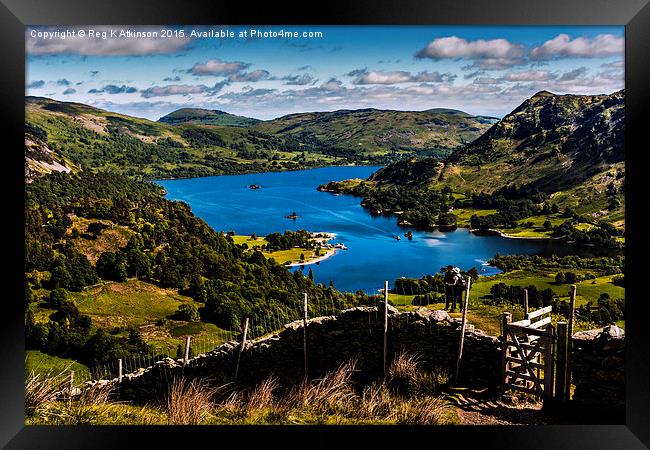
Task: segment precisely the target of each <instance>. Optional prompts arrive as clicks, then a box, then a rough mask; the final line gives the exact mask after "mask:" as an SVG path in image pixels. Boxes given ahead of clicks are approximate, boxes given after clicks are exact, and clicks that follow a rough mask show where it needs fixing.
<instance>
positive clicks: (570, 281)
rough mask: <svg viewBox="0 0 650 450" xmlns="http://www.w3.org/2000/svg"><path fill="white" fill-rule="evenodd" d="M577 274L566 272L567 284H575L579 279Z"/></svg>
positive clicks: (565, 280)
mask: <svg viewBox="0 0 650 450" xmlns="http://www.w3.org/2000/svg"><path fill="white" fill-rule="evenodd" d="M577 278H578V277H577V276H576V274H575V273H574V272H564V282H565V283H567V284H573V283H575V282H576V280H577Z"/></svg>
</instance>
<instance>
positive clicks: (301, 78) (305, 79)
mask: <svg viewBox="0 0 650 450" xmlns="http://www.w3.org/2000/svg"><path fill="white" fill-rule="evenodd" d="M282 81H284V84H288V85H295V86H304V85H307V84H311V83H313V82H315V81H316V80H314V77H312V76H311V75H309V74H308V73H303V74H302V75H287V76H285V77H282Z"/></svg>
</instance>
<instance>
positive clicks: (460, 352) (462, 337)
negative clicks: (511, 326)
mask: <svg viewBox="0 0 650 450" xmlns="http://www.w3.org/2000/svg"><path fill="white" fill-rule="evenodd" d="M471 285H472V277H470V276H468V277H467V291H466V292H465V303H464V305H463V320H462V322H461V325H460V341H459V342H458V357H457V358H456V377H455V378H454V380H455V382H458V371H459V369H460V358H462V356H463V345H464V343H465V323H466V322H467V304H468V303H469V290H470V287H471Z"/></svg>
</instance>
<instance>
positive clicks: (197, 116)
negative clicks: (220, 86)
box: [158, 108, 260, 127]
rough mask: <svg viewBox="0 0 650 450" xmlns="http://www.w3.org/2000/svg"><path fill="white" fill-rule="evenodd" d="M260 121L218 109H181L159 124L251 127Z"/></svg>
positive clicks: (163, 118) (161, 120)
mask: <svg viewBox="0 0 650 450" xmlns="http://www.w3.org/2000/svg"><path fill="white" fill-rule="evenodd" d="M259 121H260V120H259V119H253V118H251V117H244V116H237V115H235V114H229V113H227V112H224V111H219V110H218V109H201V108H181V109H177V110H176V111H174V112H171V113H169V114H167V115H166V116H163V117H161V118H160V119H158V122H161V123H167V124H169V125H181V124H184V123H192V124H201V125H223V126H228V127H249V126H251V125H254V124H256V123H258V122H259Z"/></svg>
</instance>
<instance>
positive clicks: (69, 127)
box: [25, 97, 494, 180]
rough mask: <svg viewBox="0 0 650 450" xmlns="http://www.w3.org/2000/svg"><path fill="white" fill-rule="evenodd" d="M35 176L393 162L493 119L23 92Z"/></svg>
mask: <svg viewBox="0 0 650 450" xmlns="http://www.w3.org/2000/svg"><path fill="white" fill-rule="evenodd" d="M25 101H26V105H25V107H26V119H25V120H26V148H25V155H26V163H25V164H26V166H25V175H26V178H27V179H28V180H32V179H34V178H35V177H36V176H38V175H41V174H46V173H50V172H52V171H65V172H68V171H78V170H95V169H101V170H114V171H118V172H121V173H125V174H127V175H133V176H138V177H144V178H146V179H156V178H169V177H174V178H175V177H197V176H209V175H221V174H233V173H248V172H263V171H278V170H296V169H304V168H309V167H319V166H326V165H336V164H350V163H354V164H377V163H381V164H383V163H387V162H390V161H393V160H395V159H398V158H400V157H403V156H405V155H413V154H435V155H447V154H449V153H450V152H451V151H452V150H453V149H455V148H457V147H458V146H459V145H462V144H464V143H467V142H470V141H472V140H473V139H476V138H477V137H478V136H479V135H480V134H481V133H482V132H484V131H485V130H487V129H488V128H489V126H490V124H491V123H492V122H493V121H494V120H493V119H490V118H485V117H473V116H470V115H468V114H465V113H462V112H460V111H453V110H432V111H422V112H403V111H380V110H358V111H336V112H333V113H307V114H294V115H290V116H285V117H281V118H279V119H275V120H271V121H266V122H261V121H258V120H255V119H250V118H246V117H241V116H236V115H232V114H228V113H224V112H222V111H211V110H201V109H191V108H184V109H180V110H178V111H175V112H173V113H171V114H168V115H167V116H164V117H163V118H161V119H160V121H158V122H153V121H150V120H146V119H140V118H136V117H130V116H126V115H123V114H117V113H112V112H110V111H105V110H102V109H98V108H94V107H91V106H88V105H84V104H80V103H67V102H60V101H56V100H51V99H47V98H42V97H26V99H25Z"/></svg>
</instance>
